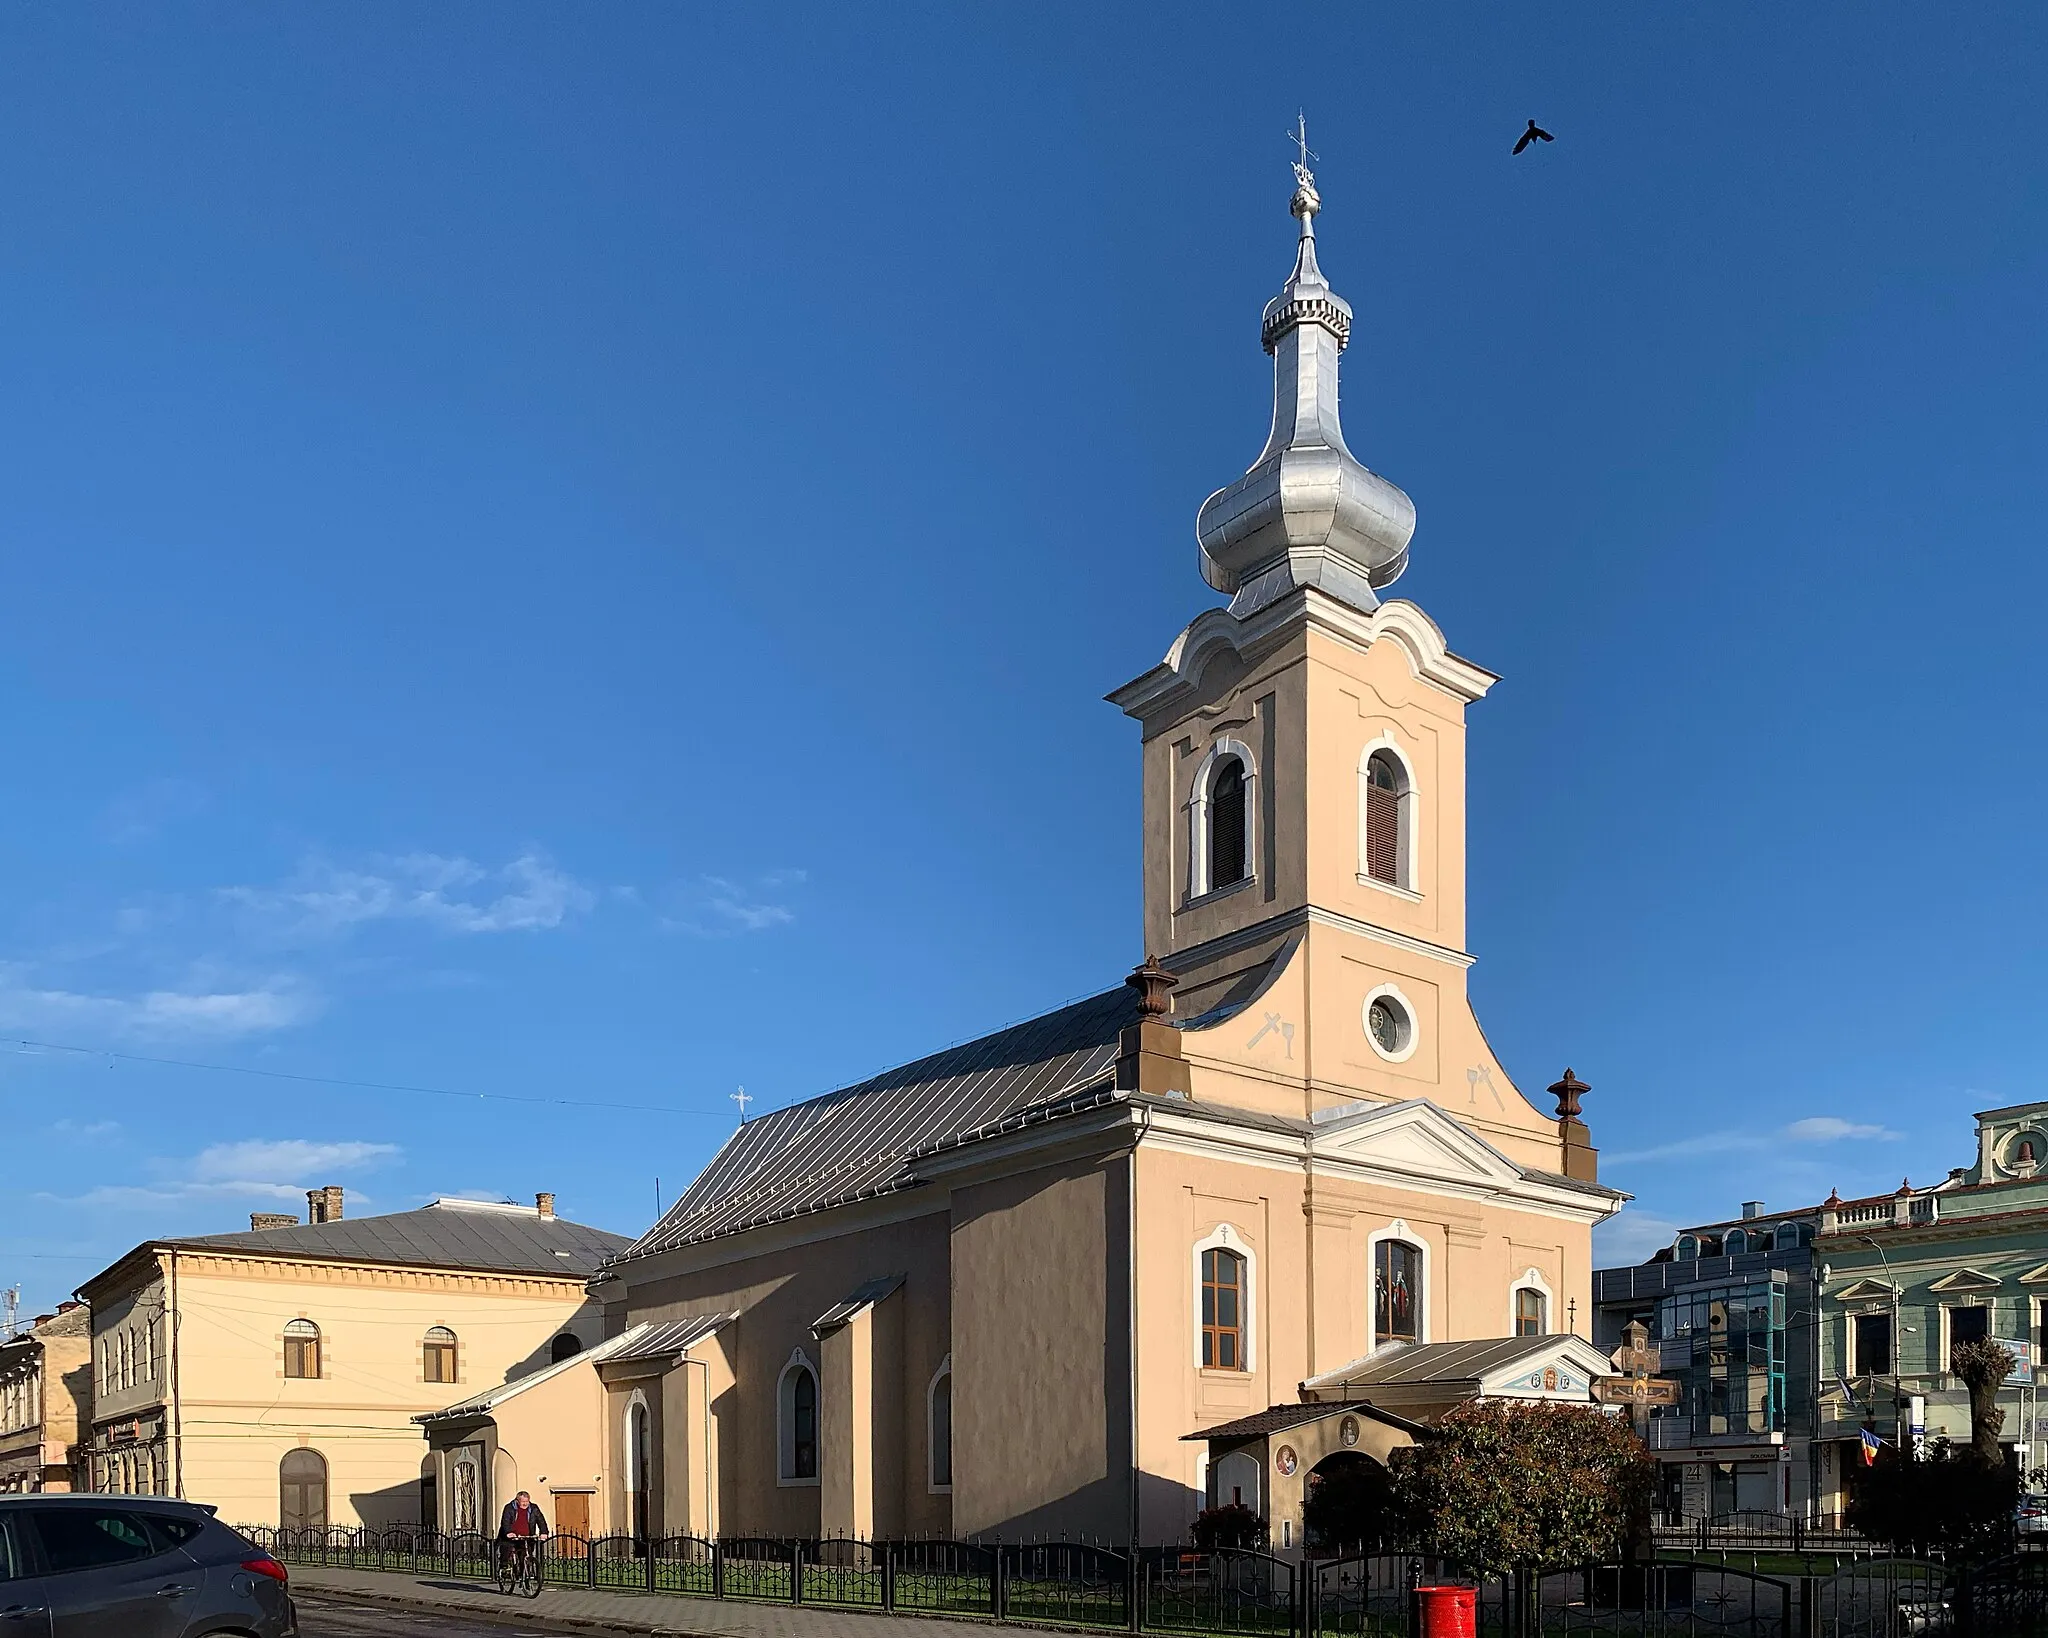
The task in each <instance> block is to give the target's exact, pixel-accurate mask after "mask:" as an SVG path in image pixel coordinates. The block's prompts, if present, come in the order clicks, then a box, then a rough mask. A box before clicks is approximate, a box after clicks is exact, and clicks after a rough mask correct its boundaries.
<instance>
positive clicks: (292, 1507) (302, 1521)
mask: <svg viewBox="0 0 2048 1638" xmlns="http://www.w3.org/2000/svg"><path fill="white" fill-rule="evenodd" d="M277 1478H278V1492H279V1496H278V1522H279V1523H280V1524H281V1525H283V1526H284V1528H285V1529H287V1530H324V1529H326V1528H327V1459H326V1458H325V1457H324V1456H322V1455H321V1454H320V1452H319V1451H317V1450H288V1451H286V1452H285V1456H284V1460H283V1461H282V1462H280V1463H279V1464H278V1472H277Z"/></svg>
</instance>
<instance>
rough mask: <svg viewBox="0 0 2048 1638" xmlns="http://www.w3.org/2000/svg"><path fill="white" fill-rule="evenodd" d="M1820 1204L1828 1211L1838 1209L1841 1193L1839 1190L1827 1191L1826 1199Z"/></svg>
mask: <svg viewBox="0 0 2048 1638" xmlns="http://www.w3.org/2000/svg"><path fill="white" fill-rule="evenodd" d="M1821 1204H1822V1205H1823V1206H1826V1207H1829V1208H1830V1209H1837V1208H1839V1207H1840V1206H1841V1204H1842V1191H1841V1190H1840V1189H1829V1190H1828V1197H1827V1199H1825V1200H1823V1201H1822V1202H1821Z"/></svg>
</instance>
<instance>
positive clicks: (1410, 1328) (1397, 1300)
mask: <svg viewBox="0 0 2048 1638" xmlns="http://www.w3.org/2000/svg"><path fill="white" fill-rule="evenodd" d="M1372 1288H1373V1300H1372V1309H1373V1321H1372V1335H1373V1345H1374V1346H1375V1347H1384V1346H1385V1345H1386V1344H1388V1343H1390V1342H1415V1341H1418V1340H1420V1338H1421V1335H1422V1251H1421V1248H1420V1247H1418V1246H1412V1245H1410V1244H1409V1243H1408V1242H1407V1241H1406V1240H1382V1241H1380V1243H1379V1245H1378V1246H1377V1247H1376V1248H1375V1249H1374V1252H1373V1276H1372Z"/></svg>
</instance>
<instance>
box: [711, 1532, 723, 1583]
mask: <svg viewBox="0 0 2048 1638" xmlns="http://www.w3.org/2000/svg"><path fill="white" fill-rule="evenodd" d="M711 1596H712V1597H713V1598H723V1597H724V1596H725V1537H723V1536H713V1537H712V1538H711Z"/></svg>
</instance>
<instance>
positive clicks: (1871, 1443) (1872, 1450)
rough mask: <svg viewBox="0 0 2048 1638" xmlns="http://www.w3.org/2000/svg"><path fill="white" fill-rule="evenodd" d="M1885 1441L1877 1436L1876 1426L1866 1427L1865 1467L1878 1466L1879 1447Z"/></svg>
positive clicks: (1864, 1435)
mask: <svg viewBox="0 0 2048 1638" xmlns="http://www.w3.org/2000/svg"><path fill="white" fill-rule="evenodd" d="M1883 1443H1884V1441H1883V1440H1882V1439H1880V1438H1879V1437H1878V1436H1877V1430H1876V1429H1875V1428H1865V1429H1864V1430H1863V1465H1864V1466H1865V1467H1874V1466H1876V1464H1877V1447H1878V1446H1879V1445H1881V1444H1883Z"/></svg>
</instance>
